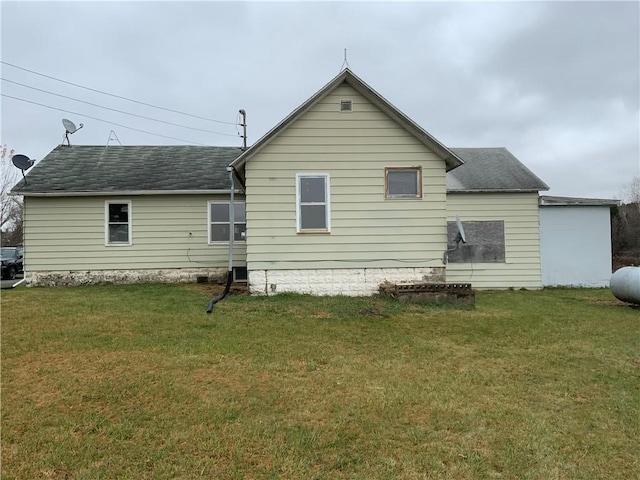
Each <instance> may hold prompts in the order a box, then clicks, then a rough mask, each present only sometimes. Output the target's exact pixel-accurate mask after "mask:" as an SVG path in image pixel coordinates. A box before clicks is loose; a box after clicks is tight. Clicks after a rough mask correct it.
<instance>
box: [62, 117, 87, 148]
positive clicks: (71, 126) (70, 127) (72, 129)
mask: <svg viewBox="0 0 640 480" xmlns="http://www.w3.org/2000/svg"><path fill="white" fill-rule="evenodd" d="M62 125H63V126H64V130H65V132H64V138H65V139H66V140H67V145H69V146H71V142H69V134H70V133H71V134H74V133H76V132H77V131H78V130H80V129H81V128H82V127H84V125H83V124H80V126H79V127H76V124H75V123H73V122H72V121H71V120H67V119H66V118H63V119H62Z"/></svg>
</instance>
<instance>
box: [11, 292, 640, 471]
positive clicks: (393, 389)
mask: <svg viewBox="0 0 640 480" xmlns="http://www.w3.org/2000/svg"><path fill="white" fill-rule="evenodd" d="M208 288H209V287H208V286H199V285H188V286H187V285H182V286H181V285H137V286H92V287H76V288H48V289H45V288H31V289H27V288H22V289H16V290H11V291H3V292H2V299H1V306H2V310H1V314H2V378H1V380H2V430H1V433H2V445H1V446H2V478H3V479H7V480H9V479H38V478H42V479H116V478H117V479H163V478H179V479H192V478H207V479H213V478H217V479H228V478H230V479H235V478H238V479H240V478H242V479H263V478H273V479H276V478H278V479H280V478H282V479H310V478H317V479H327V478H345V479H347V478H348V479H423V478H443V479H445V478H452V479H457V478H461V479H466V478H477V479H490V478H500V479H516V478H517V479H541V480H542V479H544V480H547V479H588V480H593V479H625V480H628V479H636V478H640V311H638V310H634V309H631V308H630V307H627V306H624V305H623V304H621V303H619V302H617V301H616V300H615V298H614V297H613V296H612V295H611V294H610V293H609V291H608V290H605V289H602V290H567V289H552V290H543V291H537V292H532V291H505V292H483V293H478V295H477V304H476V307H475V309H473V308H468V307H466V308H461V307H442V306H441V307H435V306H427V305H415V304H402V303H399V302H396V301H394V300H392V299H384V298H357V299H354V298H344V297H334V298H326V297H324V298H323V297H309V296H295V295H280V296H277V297H272V298H260V297H247V296H241V295H236V296H232V297H228V298H227V299H225V300H224V301H222V302H221V303H219V304H218V305H216V307H215V309H214V312H213V314H212V315H207V314H206V313H205V309H206V306H207V302H208V300H209V298H210V295H211V291H208Z"/></svg>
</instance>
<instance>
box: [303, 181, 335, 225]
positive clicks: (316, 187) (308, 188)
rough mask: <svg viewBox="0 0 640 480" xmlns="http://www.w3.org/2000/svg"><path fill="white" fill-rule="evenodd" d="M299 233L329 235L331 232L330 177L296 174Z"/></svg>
mask: <svg viewBox="0 0 640 480" xmlns="http://www.w3.org/2000/svg"><path fill="white" fill-rule="evenodd" d="M296 204H297V209H296V210H297V212H296V214H297V215H296V217H297V231H298V232H302V233H304V232H317V233H328V232H329V231H330V230H331V214H330V210H331V209H330V202H329V175H328V174H326V173H298V174H296Z"/></svg>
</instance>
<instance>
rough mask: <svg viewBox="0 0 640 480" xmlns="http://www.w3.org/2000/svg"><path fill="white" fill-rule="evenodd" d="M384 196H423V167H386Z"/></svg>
mask: <svg viewBox="0 0 640 480" xmlns="http://www.w3.org/2000/svg"><path fill="white" fill-rule="evenodd" d="M384 196H385V198H422V168H421V167H387V168H385V169H384Z"/></svg>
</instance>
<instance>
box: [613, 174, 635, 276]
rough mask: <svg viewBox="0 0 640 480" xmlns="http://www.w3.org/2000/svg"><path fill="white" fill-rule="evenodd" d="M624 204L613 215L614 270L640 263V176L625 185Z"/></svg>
mask: <svg viewBox="0 0 640 480" xmlns="http://www.w3.org/2000/svg"><path fill="white" fill-rule="evenodd" d="M620 198H621V199H622V205H620V206H619V207H617V208H615V209H614V210H613V212H612V216H611V233H612V238H611V240H612V247H613V257H614V259H613V260H614V270H615V269H616V268H619V267H621V266H624V265H640V177H635V178H634V179H633V180H632V181H631V182H630V183H629V185H627V186H625V187H624V189H623V190H622V194H621V196H620Z"/></svg>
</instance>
